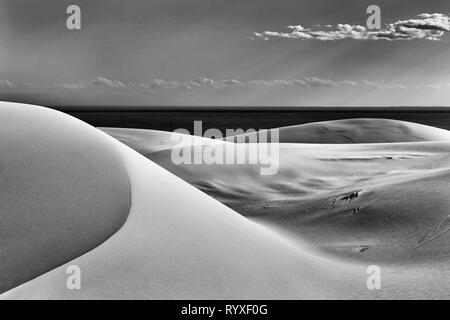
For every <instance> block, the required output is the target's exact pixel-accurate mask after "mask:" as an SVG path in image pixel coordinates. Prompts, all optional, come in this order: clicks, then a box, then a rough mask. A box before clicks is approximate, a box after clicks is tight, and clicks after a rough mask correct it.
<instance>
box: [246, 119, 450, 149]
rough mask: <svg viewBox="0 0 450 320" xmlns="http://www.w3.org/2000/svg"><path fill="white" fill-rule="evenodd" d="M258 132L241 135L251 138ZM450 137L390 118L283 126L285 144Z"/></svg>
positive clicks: (440, 130) (399, 140) (416, 124)
mask: <svg viewBox="0 0 450 320" xmlns="http://www.w3.org/2000/svg"><path fill="white" fill-rule="evenodd" d="M252 136H254V134H245V135H241V136H239V137H241V138H244V137H246V138H247V139H248V138H251V137H252ZM442 140H446V141H449V140H450V132H449V131H447V130H443V129H439V128H434V127H430V126H425V125H421V124H418V123H411V122H406V121H399V120H388V119H369V118H367V119H365V118H364V119H348V120H333V121H324V122H314V123H308V124H301V125H297V126H289V127H282V128H280V142H282V143H321V144H342V143H344V144H347V143H387V142H418V141H442Z"/></svg>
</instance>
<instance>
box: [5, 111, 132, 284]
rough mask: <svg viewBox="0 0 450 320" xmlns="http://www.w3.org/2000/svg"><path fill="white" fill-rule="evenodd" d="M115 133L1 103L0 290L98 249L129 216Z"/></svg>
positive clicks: (127, 188) (126, 186) (59, 115)
mask: <svg viewBox="0 0 450 320" xmlns="http://www.w3.org/2000/svg"><path fill="white" fill-rule="evenodd" d="M109 141H110V138H109V137H108V136H106V135H104V134H99V133H98V130H97V129H95V128H93V127H91V126H89V125H87V124H85V123H83V122H81V121H79V120H77V119H75V118H73V117H70V116H68V115H65V114H63V113H61V112H57V111H54V110H50V109H47V108H42V107H37V106H31V105H23V104H15V103H0V203H1V206H0V219H1V224H0V257H1V259H0V261H1V262H0V292H3V291H5V290H7V289H10V288H11V287H15V286H17V285H19V284H21V283H23V282H26V281H28V280H30V279H32V278H35V277H37V276H39V275H41V274H43V273H45V272H47V271H49V270H51V269H54V268H56V267H58V266H60V265H61V264H63V263H65V262H67V261H70V260H72V259H74V258H75V257H77V256H80V255H81V254H83V253H85V252H87V251H89V250H91V249H93V248H95V247H96V246H97V245H99V244H100V243H102V242H103V241H104V240H106V239H107V238H109V237H110V236H111V235H112V234H113V233H114V232H116V231H117V230H118V229H119V228H120V227H121V226H122V224H123V223H124V222H125V220H126V218H127V216H128V212H129V208H130V185H129V182H128V176H127V173H126V170H125V167H124V165H123V163H122V161H121V158H120V156H119V153H118V152H117V151H116V150H115V148H114V145H113V144H111V143H109Z"/></svg>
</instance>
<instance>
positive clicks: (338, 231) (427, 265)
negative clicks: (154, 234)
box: [148, 119, 450, 298]
mask: <svg viewBox="0 0 450 320" xmlns="http://www.w3.org/2000/svg"><path fill="white" fill-rule="evenodd" d="M372 120H373V119H357V120H356V121H338V124H339V126H341V124H342V122H344V123H345V124H346V128H347V129H348V133H345V132H343V131H341V135H344V136H347V135H350V134H353V133H354V132H357V135H358V136H360V137H363V136H364V130H365V128H370V130H369V133H368V135H369V136H372V137H377V139H379V140H375V139H372V138H371V139H370V141H371V142H373V143H361V142H362V141H364V139H363V138H359V139H358V140H357V141H358V142H359V143H356V144H355V143H348V144H347V143H340V144H319V143H317V144H311V143H282V144H281V145H280V148H281V149H280V169H279V172H278V174H276V175H274V176H261V175H260V171H259V167H258V166H251V165H241V166H237V165H228V166H227V165H174V164H173V163H172V161H171V160H170V153H171V151H170V150H167V151H161V152H155V153H153V154H149V155H148V157H149V158H150V159H152V160H153V161H155V162H156V163H158V164H160V165H161V166H163V167H164V168H166V169H168V170H169V171H171V172H173V173H175V174H176V175H177V176H179V177H182V178H183V179H184V180H186V181H188V182H189V183H191V184H192V185H194V186H196V187H197V188H199V189H200V190H203V191H204V192H206V193H208V194H210V195H211V196H213V197H214V198H216V199H218V200H220V201H221V202H223V203H225V204H226V205H227V206H229V207H231V208H233V209H234V210H236V211H237V212H239V213H241V214H242V215H244V216H246V217H249V218H250V219H252V220H254V221H258V222H262V223H265V224H267V225H268V226H270V227H271V228H273V229H274V230H276V231H277V232H280V233H281V234H285V232H286V231H288V232H289V233H290V234H291V235H293V239H298V240H299V241H300V242H301V243H304V242H305V241H306V242H308V243H309V244H311V245H313V246H315V247H316V248H318V249H320V250H321V251H322V252H324V253H326V254H327V255H330V256H335V257H336V258H339V259H344V260H345V261H349V263H351V262H352V261H358V263H375V264H379V265H383V266H384V267H385V268H387V269H388V270H389V271H388V272H387V273H388V274H390V272H393V274H396V273H397V274H402V275H405V277H404V278H403V280H402V281H403V282H402V281H400V280H398V281H397V282H395V283H396V285H398V286H399V287H402V283H403V284H404V286H403V288H407V287H408V286H410V288H415V286H414V283H409V282H410V281H411V282H414V281H416V280H412V279H414V275H415V276H416V277H419V275H420V277H421V279H427V281H426V282H424V287H423V290H422V291H421V290H418V292H415V293H412V292H411V294H412V295H414V294H417V295H418V296H421V294H422V297H426V294H427V293H426V292H431V291H433V292H434V293H435V294H436V297H440V298H442V297H449V295H448V291H447V292H446V291H445V289H448V288H449V285H448V283H449V281H448V280H449V276H448V274H450V273H449V271H450V270H449V260H450V249H449V245H448V244H449V241H450V216H449V212H450V211H449V209H450V200H449V199H450V197H449V196H450V191H449V190H450V188H449V187H450V142H449V140H450V139H449V134H448V132H447V131H446V130H441V129H436V128H430V127H425V126H422V125H415V124H413V123H405V122H396V121H386V120H380V121H376V122H377V123H378V125H380V127H379V131H378V132H374V131H375V127H374V126H372V125H369V124H370V123H371V121H372ZM326 124H327V126H329V127H335V125H334V124H333V122H328V123H326ZM350 124H353V125H354V127H353V126H352V125H350ZM387 124H388V125H387ZM396 125H397V126H398V127H399V128H400V129H395V130H394V129H392V128H395V127H396ZM306 126H308V125H306ZM320 126H321V127H323V126H324V123H322V124H320ZM298 127H300V129H301V130H303V131H304V130H305V126H298ZM309 127H312V128H316V127H317V126H314V124H312V125H310V126H309ZM386 127H389V128H391V129H392V130H386ZM405 127H407V128H408V130H409V131H408V132H409V134H410V135H411V136H408V135H406V134H403V136H402V137H401V139H400V137H397V138H398V140H402V141H415V140H416V138H417V137H422V140H421V141H418V142H402V143H385V141H387V140H392V139H393V137H392V132H397V131H398V132H400V131H401V132H405V130H404V128H405ZM283 130H284V128H282V129H281V132H283ZM314 130H315V129H314ZM323 132H328V131H323ZM384 134H386V135H387V137H386V136H384ZM325 135H326V136H327V135H328V133H325ZM284 138H285V139H286V140H288V141H296V139H297V137H296V136H295V135H294V136H293V137H291V138H290V139H287V138H289V137H286V136H285V137H284ZM314 139H315V140H314V141H329V140H327V139H328V138H327V137H320V136H315V137H314ZM426 139H430V141H425V140H426ZM355 141H356V140H355ZM377 142H379V143H377ZM219 147H220V146H216V148H219ZM185 149H186V148H185ZM195 151H200V149H199V148H198V147H196V148H195ZM177 152H178V151H177ZM394 270H395V271H394ZM408 273H409V275H407V274H408ZM397 277H398V279H400V277H399V276H394V278H397ZM408 277H411V279H409V280H407V279H408ZM417 281H419V280H417ZM417 281H416V282H417ZM439 290H441V291H440V293H439ZM405 294H406V292H405Z"/></svg>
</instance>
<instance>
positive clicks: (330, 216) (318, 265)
mask: <svg viewBox="0 0 450 320" xmlns="http://www.w3.org/2000/svg"><path fill="white" fill-rule="evenodd" d="M29 108H33V107H29ZM37 110H39V111H36V112H41V110H42V109H37ZM0 112H1V111H0ZM56 114H58V113H56V112H51V113H49V114H46V115H45V117H48V118H47V119H48V121H47V122H49V123H54V122H55V119H56ZM43 117H44V115H43ZM72 121H74V122H77V123H78V121H76V120H74V119H72ZM38 122H39V121H38ZM47 122H46V123H47ZM85 133H86V134H87V135H89V137H90V138H91V139H95V137H98V138H99V139H103V138H104V137H105V135H104V134H103V133H101V132H100V131H95V130H94V131H90V130H89V133H87V131H86V132H85ZM100 137H101V138H100ZM104 145H105V147H106V148H107V149H109V148H110V147H113V148H114V150H115V151H116V152H117V156H116V157H115V158H116V159H117V161H120V162H123V165H124V167H125V170H126V173H127V176H128V179H129V182H130V188H131V207H130V210H129V215H128V218H127V221H126V222H125V224H124V225H123V226H122V228H121V229H120V230H118V231H117V232H116V233H114V234H113V235H112V236H111V237H110V238H109V239H107V240H106V241H105V242H103V243H102V244H100V245H99V246H97V247H96V248H94V249H93V250H91V251H89V252H87V253H85V254H83V255H82V256H80V257H79V258H76V259H73V260H71V261H68V262H67V263H66V264H65V265H63V266H61V267H58V268H55V269H53V270H51V271H49V272H47V273H45V274H43V275H41V276H40V277H38V278H36V279H34V280H31V281H29V282H27V283H25V284H23V285H21V286H18V287H16V288H14V289H12V290H10V291H8V292H6V293H5V294H3V295H2V296H0V297H1V298H6V299H34V298H48V299H63V298H67V299H92V298H110V299H114V298H178V299H182V298H185V299H196V298H205V299H214V298H217V299H220V298H225V299H226V298H233V299H241V298H249V299H258V298H274V299H276V298H291V299H301V298H448V292H449V290H450V284H449V283H448V281H446V280H448V274H449V271H450V270H449V267H448V265H449V264H448V256H445V255H441V256H440V258H441V260H440V261H435V260H430V259H423V260H422V262H418V261H415V260H408V259H405V260H403V261H401V262H400V263H399V262H398V261H397V262H391V261H389V259H386V257H384V256H383V255H382V254H379V257H380V258H379V259H380V260H378V262H377V264H378V265H379V266H380V267H381V270H382V290H368V289H367V287H366V279H367V277H368V275H367V274H366V268H367V266H368V265H369V263H368V262H366V261H365V260H364V259H358V260H355V259H353V258H351V257H346V256H345V255H342V254H338V253H336V252H338V250H336V249H327V246H326V245H325V244H326V243H327V242H328V243H329V244H331V247H333V242H338V243H339V241H340V242H342V241H343V240H340V239H339V238H338V236H341V237H344V238H345V237H350V235H351V234H353V233H355V234H359V235H360V236H358V237H357V238H358V239H357V240H358V241H357V243H358V246H359V245H360V243H361V241H365V239H366V238H365V237H366V235H367V234H368V235H369V236H374V237H375V236H376V235H377V232H380V233H381V236H379V237H378V238H377V240H380V239H381V238H382V237H385V236H388V237H389V235H390V228H394V229H395V228H397V229H398V230H400V231H401V232H404V229H408V228H410V226H411V225H414V223H416V222H415V221H416V220H417V221H419V222H417V223H419V224H420V225H422V224H423V225H424V226H425V227H424V229H423V230H429V231H430V232H431V233H430V232H429V233H427V235H426V237H425V238H422V239H418V243H422V244H423V245H422V247H421V248H426V247H427V244H429V243H432V244H434V245H436V247H435V248H434V250H435V252H437V253H441V252H442V250H443V249H444V248H443V245H445V244H447V243H448V238H446V236H447V233H446V231H445V230H446V227H447V220H446V219H443V220H442V219H441V221H440V222H439V223H437V224H436V225H434V226H433V227H434V228H431V225H432V224H433V223H434V221H438V220H439V218H438V216H439V215H442V214H443V213H444V212H445V211H446V208H447V205H448V203H447V201H448V200H447V199H445V198H444V196H440V195H439V194H434V192H433V191H431V192H428V190H429V188H431V187H432V186H435V187H434V188H435V190H439V192H438V193H440V194H444V195H445V191H446V190H448V188H445V189H441V187H444V186H446V183H447V181H448V179H447V178H446V170H447V169H446V165H447V164H448V161H447V160H448V159H447V153H448V148H449V147H448V144H447V143H446V142H437V143H436V142H430V143H429V142H421V143H418V144H413V145H410V144H388V145H386V144H379V145H353V147H355V148H354V149H351V148H350V149H348V148H349V146H348V145H339V146H338V145H336V146H334V149H333V148H331V147H330V145H323V146H321V145H302V144H297V145H292V144H286V145H283V150H282V151H281V152H280V154H281V160H282V161H280V172H279V175H280V176H278V175H277V176H271V178H270V176H268V179H267V180H261V179H260V177H261V176H260V175H259V174H257V173H256V172H258V171H257V169H258V168H256V167H253V166H220V168H219V167H218V166H207V165H191V166H177V167H176V168H175V167H172V166H171V165H170V163H169V162H170V150H168V151H167V150H166V151H159V152H155V153H151V154H150V155H148V156H149V157H151V158H153V159H154V160H155V161H157V162H158V163H159V164H160V165H163V166H166V167H167V168H169V169H170V170H173V171H174V172H176V173H177V174H179V175H180V176H182V177H183V178H185V179H186V180H188V181H191V182H192V184H194V185H196V184H197V182H196V181H200V183H203V189H204V191H206V192H208V193H210V194H212V195H214V196H216V197H218V198H220V199H221V200H222V201H224V202H226V203H227V204H228V205H229V206H236V208H240V209H242V212H243V213H244V214H245V215H248V216H252V217H253V218H255V217H256V216H257V215H259V216H260V217H259V218H258V219H257V221H258V222H262V223H264V224H267V226H263V225H261V224H259V223H255V222H253V221H251V220H249V219H247V218H245V217H243V216H242V215H240V214H238V213H237V212H236V211H233V210H232V209H230V208H228V207H226V206H225V205H223V204H221V203H220V202H218V201H217V200H214V199H213V198H212V197H210V196H208V195H207V194H206V193H203V192H201V191H199V190H198V189H196V188H194V187H193V186H191V185H189V184H188V183H186V182H184V181H183V180H181V179H180V178H179V177H176V176H174V175H173V174H171V173H169V172H168V171H166V170H164V169H163V168H161V167H160V166H158V165H157V164H156V163H154V162H152V161H150V160H148V159H147V158H145V157H143V156H142V155H140V154H138V153H137V152H135V151H133V150H131V149H130V148H128V147H126V146H125V145H123V144H122V143H120V142H119V141H117V140H115V139H113V138H109V140H108V139H106V140H104ZM216 147H218V145H216ZM197 148H198V147H197ZM358 148H359V149H358ZM54 152H55V150H53V149H51V147H50V149H49V150H48V153H54ZM168 155H169V157H167V156H168ZM424 159H425V161H424ZM402 161H407V162H405V163H404V164H402ZM330 162H331V165H330ZM423 162H425V163H426V164H427V165H429V167H426V166H425V165H424V164H423ZM62 163H63V164H64V163H65V162H62ZM348 163H349V164H348ZM63 164H62V165H63ZM339 168H341V169H342V170H339ZM216 171H217V173H216ZM398 171H400V172H398ZM358 177H359V178H358ZM358 179H360V180H358ZM365 179H367V180H365ZM411 181H412V183H411ZM427 181H430V182H427ZM402 185H403V187H402ZM205 186H206V187H207V188H205ZM236 186H240V188H241V189H242V190H236V189H233V187H236ZM355 186H357V187H358V188H357V189H355ZM396 186H397V187H396ZM408 186H411V187H408ZM199 187H202V185H199ZM360 187H361V190H360ZM265 188H266V189H265ZM303 189H305V190H303ZM217 190H218V191H217ZM245 190H247V192H246V193H245V192H244V191H245ZM264 190H265V191H264ZM425 191H427V192H425ZM355 192H358V197H357V198H355V197H354V196H353V197H351V195H352V194H355ZM391 192H394V195H395V194H397V195H398V197H397V198H396V200H394V197H393V195H391ZM340 195H341V196H340ZM333 197H335V198H337V200H336V202H335V205H334V208H332V203H330V202H328V201H332V199H333ZM346 197H347V198H346ZM411 197H417V200H415V203H414V205H415V206H416V207H417V208H416V207H414V206H413V205H411V206H410V207H408V202H409V201H411ZM249 199H250V200H249ZM349 199H350V200H349ZM358 201H361V203H363V202H364V204H363V205H361V206H362V207H363V209H361V210H360V211H358V212H357V213H358V214H356V215H353V213H349V211H353V210H352V208H353V206H354V205H355V204H357V202H358ZM419 203H422V204H421V205H419ZM428 204H432V205H431V207H430V205H428ZM274 205H276V206H278V208H279V210H273V211H271V212H269V211H268V210H272V208H273V206H274ZM289 205H291V207H289ZM404 206H406V207H404ZM74 207H76V206H72V208H74ZM285 208H287V209H285ZM305 208H308V209H305ZM380 208H381V211H380ZM394 208H395V209H398V208H406V209H402V210H403V211H401V212H400V214H397V213H396V212H395V211H391V210H393V209H394ZM303 209H305V210H303ZM425 209H426V210H427V212H423V210H425ZM252 210H253V211H252ZM283 210H285V211H283ZM332 210H335V211H334V212H333V211H332ZM383 210H386V211H383ZM387 211H389V213H390V214H391V215H393V217H390V218H389V219H385V217H384V216H383V215H387V214H388V212H387ZM359 212H362V213H361V214H360V215H359ZM265 213H267V214H265ZM269 213H270V214H269ZM52 214H53V215H56V214H57V213H55V211H52ZM308 215H309V216H308ZM424 215H429V217H430V218H425V219H424V218H423V216H424ZM355 217H356V218H355ZM253 218H252V219H253ZM255 219H256V218H255ZM356 219H358V220H356ZM421 219H422V220H421ZM302 220H303V221H302ZM284 221H285V222H286V224H289V225H292V228H293V229H292V230H290V229H288V228H287V227H286V225H285V224H283V222H284ZM305 221H306V222H308V221H311V225H312V226H313V227H312V228H313V229H314V228H316V229H315V230H316V232H317V230H321V228H323V230H325V231H321V232H317V233H318V234H319V235H318V236H317V239H316V240H314V241H317V243H318V245H317V246H318V247H319V248H320V249H321V250H320V251H316V250H315V249H314V248H312V247H311V246H312V245H314V241H312V240H311V239H313V238H312V236H311V235H310V236H303V231H301V232H299V233H300V235H299V236H293V235H294V234H295V233H296V232H297V231H299V230H307V228H305V225H306V226H307V223H305ZM321 224H322V225H323V227H320V225H321ZM383 224H384V225H383ZM375 225H376V226H377V227H376V228H375V227H374V226H375ZM301 228H303V229H301ZM383 228H384V230H383ZM411 228H412V229H411V230H413V231H414V230H415V228H414V227H411ZM426 228H428V229H426ZM328 232H330V234H328ZM433 232H434V233H433ZM311 233H314V232H311ZM327 237H329V238H328V239H327ZM350 239H352V238H350ZM367 239H372V238H367ZM433 239H435V240H433ZM439 239H440V240H439ZM338 240H339V241H338ZM438 241H442V242H441V245H437V244H438ZM355 245H356V244H355V243H353V242H351V244H350V246H351V247H352V248H353V247H355ZM339 246H342V243H339ZM334 247H336V246H334ZM360 249H363V248H360ZM371 251H372V250H356V252H359V253H364V252H371ZM389 256H390V255H389ZM383 257H384V258H383ZM411 262H412V263H411ZM73 264H75V265H78V266H79V267H80V268H81V270H82V289H81V290H68V289H67V288H66V286H65V283H66V279H67V277H68V274H67V273H66V268H67V267H68V266H69V265H73Z"/></svg>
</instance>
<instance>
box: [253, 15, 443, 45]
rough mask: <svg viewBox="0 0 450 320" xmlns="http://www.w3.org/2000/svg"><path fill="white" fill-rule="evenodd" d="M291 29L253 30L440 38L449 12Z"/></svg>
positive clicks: (293, 35) (306, 36) (296, 35)
mask: <svg viewBox="0 0 450 320" xmlns="http://www.w3.org/2000/svg"><path fill="white" fill-rule="evenodd" d="M287 29H288V30H289V32H277V31H265V32H262V33H257V32H256V33H254V36H255V37H256V38H259V39H264V40H270V39H272V38H287V39H302V40H310V39H312V40H320V41H334V40H343V39H354V40H389V41H392V40H415V39H422V40H433V41H439V40H441V38H442V37H443V36H444V34H445V33H446V32H449V31H450V16H449V15H447V14H442V13H432V14H430V13H422V14H420V15H418V16H417V17H416V18H414V19H408V20H399V21H397V22H394V23H389V24H387V25H385V26H384V28H382V29H380V30H369V29H367V28H366V27H364V26H360V25H350V24H338V25H337V26H336V27H335V28H334V29H333V27H332V26H330V25H327V26H325V27H323V28H321V27H320V26H318V27H316V28H305V27H303V26H302V25H296V26H292V25H291V26H288V27H287Z"/></svg>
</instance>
